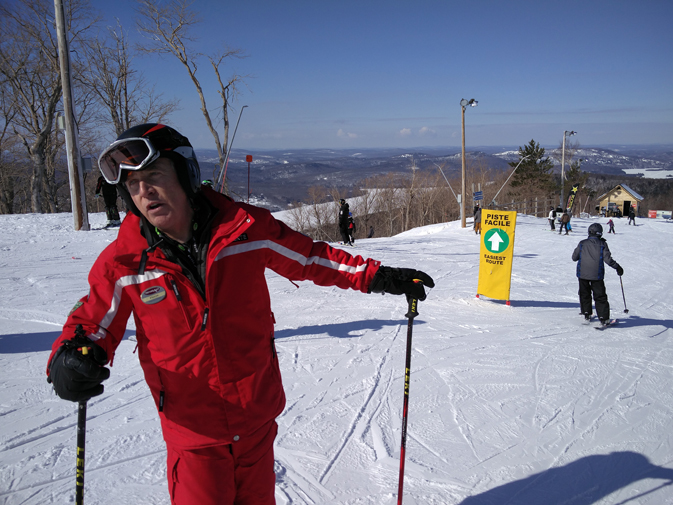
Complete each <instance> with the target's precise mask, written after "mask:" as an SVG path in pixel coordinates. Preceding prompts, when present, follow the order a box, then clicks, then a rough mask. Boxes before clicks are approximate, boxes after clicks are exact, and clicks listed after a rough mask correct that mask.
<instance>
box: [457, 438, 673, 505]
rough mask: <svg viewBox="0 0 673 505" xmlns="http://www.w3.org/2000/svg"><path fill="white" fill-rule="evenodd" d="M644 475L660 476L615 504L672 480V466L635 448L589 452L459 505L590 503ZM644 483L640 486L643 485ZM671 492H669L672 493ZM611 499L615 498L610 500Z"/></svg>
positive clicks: (644, 494)
mask: <svg viewBox="0 0 673 505" xmlns="http://www.w3.org/2000/svg"><path fill="white" fill-rule="evenodd" d="M642 479H661V480H665V481H667V482H664V483H663V484H658V485H657V483H653V484H652V486H651V487H650V489H649V490H648V491H643V492H641V493H639V494H637V495H634V496H630V497H629V498H626V499H624V500H622V501H620V502H616V503H614V505H621V504H626V503H629V502H633V503H639V501H638V499H639V498H642V497H643V496H646V495H648V494H651V493H653V492H656V491H658V490H660V489H662V488H664V487H666V486H670V485H671V484H673V469H671V468H664V467H661V466H656V465H653V464H652V463H650V461H649V460H648V459H647V458H646V457H645V456H643V455H642V454H638V453H636V452H629V451H625V452H613V453H610V454H605V455H593V456H586V457H584V458H581V459H578V460H577V461H573V462H572V463H568V464H567V465H565V466H561V467H558V468H550V469H549V470H545V471H544V472H540V473H537V474H535V475H531V476H530V477H526V478H525V479H520V480H517V481H514V482H509V483H507V484H503V485H502V486H498V487H496V488H494V489H490V490H488V491H485V492H483V493H480V494H478V495H476V496H471V497H469V498H466V499H465V500H463V501H462V502H461V503H460V505H505V504H507V505H555V504H559V505H560V504H566V503H568V504H569V503H572V505H591V504H593V503H597V502H599V501H600V500H602V499H603V498H605V497H606V496H608V495H610V494H611V493H614V492H615V491H617V490H619V489H621V488H623V487H626V486H628V485H630V484H632V483H634V482H637V481H639V480H642ZM644 487H645V486H641V488H644ZM669 496H670V495H669ZM611 503H612V502H611Z"/></svg>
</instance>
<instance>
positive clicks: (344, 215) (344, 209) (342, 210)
mask: <svg viewBox="0 0 673 505" xmlns="http://www.w3.org/2000/svg"><path fill="white" fill-rule="evenodd" d="M339 205H340V207H339V233H340V234H341V240H342V241H343V244H344V245H346V244H348V243H350V240H349V239H348V214H350V212H349V210H350V208H349V207H348V203H347V202H346V200H344V199H343V198H342V199H341V200H339Z"/></svg>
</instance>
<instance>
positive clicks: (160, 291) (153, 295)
mask: <svg viewBox="0 0 673 505" xmlns="http://www.w3.org/2000/svg"><path fill="white" fill-rule="evenodd" d="M164 298H166V290H165V289H164V288H162V287H161V286H152V287H151V288H147V289H146V290H145V291H143V292H142V294H141V295H140V299H141V300H142V301H143V302H144V303H146V304H147V305H154V304H155V303H159V302H160V301H161V300H163V299H164Z"/></svg>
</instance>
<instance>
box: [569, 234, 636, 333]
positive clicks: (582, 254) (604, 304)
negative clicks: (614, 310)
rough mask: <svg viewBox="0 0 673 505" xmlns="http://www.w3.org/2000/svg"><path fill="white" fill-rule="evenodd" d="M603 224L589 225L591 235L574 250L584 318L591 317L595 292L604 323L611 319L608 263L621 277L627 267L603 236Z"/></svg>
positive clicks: (600, 315) (595, 298)
mask: <svg viewBox="0 0 673 505" xmlns="http://www.w3.org/2000/svg"><path fill="white" fill-rule="evenodd" d="M602 235H603V227H602V226H601V225H600V224H598V223H593V224H592V225H591V226H589V237H588V238H585V239H584V240H582V241H581V242H580V243H579V244H578V245H577V247H576V248H575V250H574V251H573V256H572V258H573V261H577V278H578V279H579V283H580V289H579V296H580V308H581V312H582V314H583V315H584V319H585V320H587V321H590V320H591V296H592V294H593V299H594V302H595V303H596V314H597V315H598V319H600V322H601V324H602V325H607V324H608V323H609V321H610V304H609V303H608V295H607V293H606V292H605V283H604V282H603V277H604V276H605V267H604V265H603V264H604V263H605V264H607V265H608V266H610V267H612V268H614V269H615V270H617V275H619V276H620V277H621V276H622V275H623V274H624V269H623V268H622V267H621V266H619V263H617V262H616V261H615V260H614V259H613V258H612V255H611V254H610V248H609V247H608V243H607V242H606V241H605V239H604V238H602Z"/></svg>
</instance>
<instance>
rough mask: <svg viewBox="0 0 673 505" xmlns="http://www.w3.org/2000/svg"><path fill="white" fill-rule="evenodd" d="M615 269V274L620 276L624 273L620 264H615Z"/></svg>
mask: <svg viewBox="0 0 673 505" xmlns="http://www.w3.org/2000/svg"><path fill="white" fill-rule="evenodd" d="M615 270H617V275H619V276H620V277H621V276H622V275H624V269H623V268H622V267H621V266H619V265H617V266H616V267H615Z"/></svg>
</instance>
